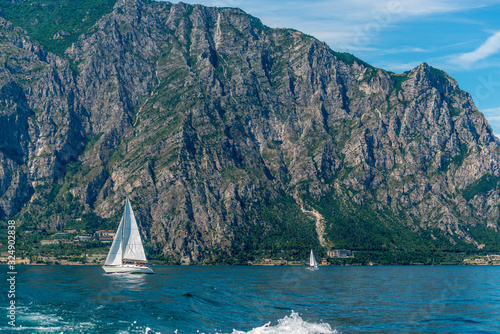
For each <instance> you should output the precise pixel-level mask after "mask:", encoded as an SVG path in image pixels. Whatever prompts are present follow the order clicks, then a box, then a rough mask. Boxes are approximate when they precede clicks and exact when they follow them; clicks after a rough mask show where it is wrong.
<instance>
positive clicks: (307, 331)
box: [232, 311, 338, 334]
mask: <svg viewBox="0 0 500 334" xmlns="http://www.w3.org/2000/svg"><path fill="white" fill-rule="evenodd" d="M232 334H338V332H337V331H336V330H334V329H332V328H331V327H330V325H329V324H325V323H309V322H307V321H304V320H303V319H302V318H301V317H300V316H299V314H298V313H295V312H293V311H292V314H291V315H290V316H285V317H284V318H283V319H280V320H278V324H276V325H271V323H270V322H269V323H267V324H265V325H264V326H261V327H256V328H254V329H252V330H251V331H249V332H243V331H238V330H233V332H232Z"/></svg>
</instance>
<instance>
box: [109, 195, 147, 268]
mask: <svg viewBox="0 0 500 334" xmlns="http://www.w3.org/2000/svg"><path fill="white" fill-rule="evenodd" d="M147 262H148V260H147V259H146V254H145V253H144V247H143V246H142V241H141V235H140V234H139V227H138V226H137V221H136V220H135V216H134V211H133V210H132V206H131V205H130V201H129V200H128V197H127V198H126V200H125V210H124V212H123V216H122V219H121V221H120V225H119V226H118V230H117V231H116V234H115V237H114V239H113V244H112V245H111V249H110V250H109V253H108V257H107V258H106V262H105V263H104V266H102V268H103V269H104V271H105V272H106V273H107V274H111V273H130V274H153V270H151V268H149V267H147V266H146V263H147Z"/></svg>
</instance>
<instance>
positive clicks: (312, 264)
mask: <svg viewBox="0 0 500 334" xmlns="http://www.w3.org/2000/svg"><path fill="white" fill-rule="evenodd" d="M306 269H309V270H319V268H318V263H317V262H316V259H315V258H314V253H313V251H312V249H311V255H309V267H307V268H306Z"/></svg>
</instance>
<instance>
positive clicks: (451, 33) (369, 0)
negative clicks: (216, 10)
mask: <svg viewBox="0 0 500 334" xmlns="http://www.w3.org/2000/svg"><path fill="white" fill-rule="evenodd" d="M171 2H174V3H176V2H178V1H171ZM184 2H187V3H192V4H194V3H200V4H203V5H206V6H217V7H238V8H241V9H243V10H244V11H245V12H247V13H248V14H251V15H253V16H255V17H258V18H259V19H261V21H262V23H264V24H265V25H267V26H269V27H271V28H293V29H296V30H299V31H302V32H304V33H306V34H308V35H311V36H314V37H316V38H317V39H319V40H320V41H324V42H326V43H327V44H328V45H329V46H330V48H331V49H333V50H335V51H338V52H349V53H352V54H354V55H355V56H356V57H358V58H360V59H362V60H363V61H365V62H367V63H369V64H371V65H372V66H375V67H378V68H383V69H385V70H388V71H392V72H395V73H402V72H404V71H408V70H411V69H412V68H414V67H416V66H418V65H419V64H421V63H423V62H426V63H427V64H429V65H431V66H433V67H436V68H439V69H442V70H444V71H445V72H447V73H448V74H450V75H451V76H452V77H453V78H454V79H456V80H457V82H458V85H459V87H460V88H461V89H462V90H465V91H467V92H469V93H470V94H471V95H472V98H473V100H474V103H475V105H476V107H477V108H478V109H479V110H480V111H481V112H482V113H483V114H484V115H485V117H486V119H487V120H488V123H489V124H490V126H491V127H492V128H493V130H494V132H495V133H496V134H497V136H500V0H478V1H466V0H308V1H297V0H292V1H284V0H273V1H270V0H255V1H250V0H247V1H243V0H187V1H186V0H184Z"/></svg>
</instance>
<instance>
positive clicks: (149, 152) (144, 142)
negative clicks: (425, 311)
mask: <svg viewBox="0 0 500 334" xmlns="http://www.w3.org/2000/svg"><path fill="white" fill-rule="evenodd" d="M0 34H1V35H2V36H3V38H2V39H1V40H0V47H1V48H2V53H1V54H0V60H1V61H2V63H3V66H2V67H1V69H0V106H1V108H0V120H1V121H0V129H1V131H2V136H1V138H0V195H1V197H0V215H1V217H2V218H6V217H10V216H13V215H15V214H17V213H19V212H21V214H20V217H21V220H23V219H28V218H30V219H34V217H36V219H37V221H36V224H37V225H38V226H40V227H51V228H57V227H62V226H65V224H66V223H67V222H68V221H69V220H70V219H72V218H76V217H78V216H79V215H81V214H82V213H83V212H89V211H92V210H94V211H95V212H96V213H97V214H98V215H99V216H101V217H103V218H110V217H115V216H116V215H119V214H120V213H121V210H122V201H123V198H124V196H125V195H128V196H130V198H131V201H132V203H133V205H134V207H135V210H136V213H137V216H138V219H139V221H140V224H141V225H142V228H143V230H144V231H145V236H144V237H145V238H146V240H147V243H148V244H150V245H151V246H152V247H153V248H154V249H155V250H156V251H157V252H161V253H163V254H164V255H165V256H171V257H172V258H174V259H177V260H181V259H182V260H184V261H187V262H189V261H195V262H198V261H204V260H210V259H213V258H215V257H217V256H223V255H224V254H226V255H228V256H232V255H234V254H236V253H241V252H245V251H246V250H248V249H252V247H254V248H255V243H258V242H259V241H250V240H251V239H252V238H254V239H255V237H256V238H257V239H256V240H261V241H262V240H264V239H265V238H266V236H269V237H272V233H273V232H272V231H273V229H277V230H280V229H286V228H285V227H284V226H287V224H288V223H287V222H288V221H289V220H287V219H288V218H287V217H288V215H290V216H293V217H294V218H295V219H297V224H299V225H300V226H309V227H310V231H312V232H311V233H313V234H316V231H317V230H319V231H325V233H326V234H325V235H324V236H321V237H322V238H323V237H324V241H323V243H326V246H328V247H335V246H337V245H339V241H338V240H337V239H336V238H337V237H336V236H335V235H333V234H332V231H333V230H335V229H334V227H335V226H337V227H338V226H342V224H347V223H346V221H342V220H341V219H340V218H341V217H343V215H344V216H345V214H346V213H348V212H356V211H357V210H358V209H360V208H362V209H363V210H364V211H363V212H371V213H373V214H374V215H375V216H377V215H379V214H380V213H381V212H383V213H384V215H385V216H384V217H390V219H391V221H393V222H395V223H396V224H399V225H400V226H402V227H404V228H406V229H411V230H413V231H414V232H415V233H418V231H421V230H430V229H434V230H440V231H443V233H444V235H445V236H446V238H447V240H448V241H449V242H450V243H451V244H453V243H456V242H457V241H459V240H465V241H466V242H468V243H471V244H476V245H478V244H480V243H482V242H483V241H482V240H480V239H477V238H476V237H474V236H473V235H470V233H468V229H469V226H475V225H487V226H489V227H491V228H493V229H495V230H496V229H497V227H498V220H499V212H498V208H499V204H500V199H499V186H498V181H499V180H500V174H499V156H500V155H499V153H500V149H499V146H498V144H497V143H496V142H495V139H494V137H493V135H492V131H491V129H490V127H489V126H488V124H487V122H486V120H485V118H484V116H483V115H482V114H481V113H480V112H479V111H478V110H477V109H476V107H475V106H474V104H473V102H472V99H471V97H470V95H469V94H468V93H466V92H464V91H461V90H460V89H459V87H458V84H457V82H456V81H455V80H453V79H452V78H451V77H449V76H448V74H446V73H445V72H442V71H440V70H437V69H434V68H432V67H430V66H428V65H427V64H425V63H424V64H422V65H420V66H418V67H417V68H415V69H413V70H411V71H410V72H408V73H405V74H401V75H397V74H392V73H389V72H386V71H384V70H382V69H377V68H373V67H371V66H369V65H367V64H366V63H364V62H362V61H360V60H358V59H356V58H355V57H353V56H351V55H347V54H339V53H336V52H333V51H332V50H330V49H329V47H328V46H327V45H326V44H324V43H321V42H319V41H317V40H316V39H314V38H312V37H309V36H307V35H304V34H302V33H300V32H297V31H293V30H288V29H270V28H267V27H265V26H263V25H262V24H261V23H260V21H259V20H258V19H255V18H253V17H251V16H249V15H247V14H245V13H244V12H242V11H241V10H238V9H226V8H209V7H204V6H199V5H197V6H191V5H186V4H182V3H180V4H176V5H172V4H169V3H164V2H161V3H156V2H149V1H143V0H119V1H117V3H116V5H115V7H114V10H113V12H112V13H111V14H109V15H105V16H103V17H102V18H101V19H100V20H99V21H98V22H97V24H96V25H95V26H94V27H93V29H91V30H90V31H89V32H88V33H86V34H83V35H82V36H80V38H79V40H78V42H77V43H74V44H73V45H72V46H71V47H70V48H68V49H67V50H66V51H65V53H64V55H63V56H62V57H59V56H56V55H54V54H52V53H50V52H48V51H46V49H45V48H44V47H43V46H40V45H38V44H37V43H36V42H34V41H32V40H31V39H30V37H29V36H27V35H26V33H25V32H24V31H23V30H22V29H20V28H15V27H14V26H13V25H12V24H11V23H10V22H8V21H7V20H5V19H0ZM63 37H64V36H63ZM70 65H71V66H70ZM71 68H73V70H72V69H71ZM325 203H335V205H334V206H329V205H326V204H325ZM301 207H302V209H303V211H302V210H301ZM48 208H50V210H49V209H48ZM310 210H313V211H314V212H316V210H318V211H319V212H320V213H321V214H322V215H323V216H324V219H325V221H324V222H322V224H324V226H323V227H325V226H326V229H325V228H322V229H316V228H315V227H314V223H313V222H312V221H313V219H312V218H314V217H312V218H311V217H310V216H308V215H307V211H310ZM310 212H312V211H310ZM320 216H321V215H320ZM354 216H355V215H354ZM23 217H24V218H23ZM335 217H338V219H336V218H335ZM354 220H356V218H354ZM293 224H295V223H293ZM293 224H292V225H293ZM297 226H298V225H297ZM329 227H330V228H329ZM304 228H305V227H304ZM291 229H292V230H293V227H292V228H291ZM298 230H300V229H299V228H297V231H298ZM252 231H253V232H252ZM255 231H258V235H257V236H255V235H254V234H255V233H257V232H255ZM280 231H281V230H280ZM287 231H288V230H287ZM301 233H302V232H301ZM304 233H306V232H304ZM305 235H308V234H307V233H306V234H305ZM433 237H434V236H433ZM315 238H317V236H315ZM254 239H252V240H254ZM476 239H477V240H476ZM322 240H323V239H322ZM252 242H253V244H252ZM316 242H317V240H316ZM389 243H390V241H389ZM340 244H341V243H340ZM252 245H253V246H252ZM346 246H350V247H353V248H355V247H358V248H359V247H362V245H360V244H357V245H356V244H351V245H346ZM388 246H390V245H389V244H385V246H384V247H388ZM393 246H395V247H396V246H397V242H396V241H394V240H393ZM289 247H291V248H293V247H294V246H293V242H292V245H289ZM296 247H298V246H296Z"/></svg>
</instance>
